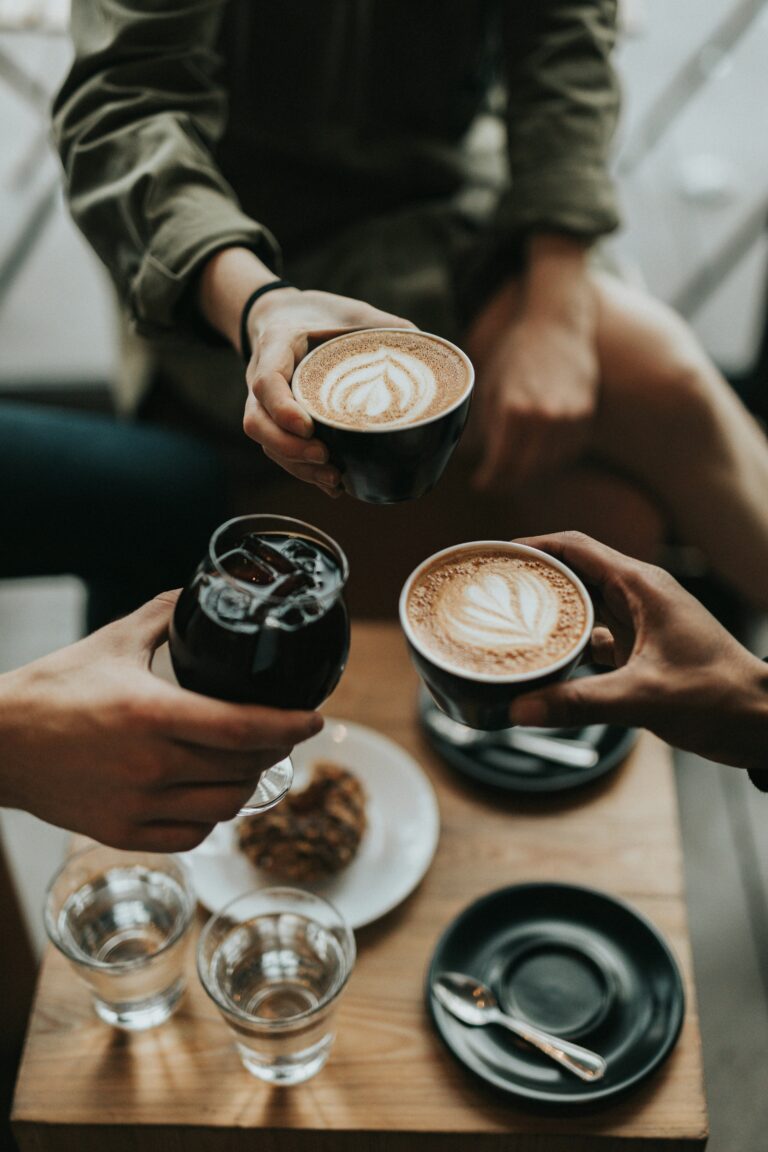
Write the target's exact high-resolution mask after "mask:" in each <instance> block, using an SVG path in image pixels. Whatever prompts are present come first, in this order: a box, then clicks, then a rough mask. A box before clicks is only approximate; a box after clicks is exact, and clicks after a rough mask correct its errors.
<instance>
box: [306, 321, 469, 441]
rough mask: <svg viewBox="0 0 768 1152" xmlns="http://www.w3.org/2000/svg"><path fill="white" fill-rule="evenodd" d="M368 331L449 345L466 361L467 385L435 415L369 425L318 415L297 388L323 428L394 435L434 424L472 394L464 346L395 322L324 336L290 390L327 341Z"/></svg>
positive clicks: (344, 338)
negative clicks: (422, 337)
mask: <svg viewBox="0 0 768 1152" xmlns="http://www.w3.org/2000/svg"><path fill="white" fill-rule="evenodd" d="M365 332H403V333H406V334H408V335H410V336H424V337H425V338H426V339H428V340H436V341H437V342H438V343H439V344H445V345H447V346H448V347H449V348H451V349H452V350H453V351H454V352H456V353H457V355H458V356H460V357H461V359H462V360H463V361H464V363H465V365H466V368H467V385H466V387H465V388H464V389H463V390H462V393H461V395H460V396H459V398H458V400H455V401H454V403H453V404H451V405H450V406H449V407H448V408H443V409H442V411H440V412H438V413H437V414H436V415H434V416H424V417H423V418H422V419H421V420H412V421H411V422H410V423H407V424H376V425H374V426H372V427H370V428H355V427H353V425H351V424H344V423H342V422H341V421H340V420H331V419H328V418H327V417H325V416H316V415H315V413H314V412H313V411H312V410H311V408H310V407H309V406H308V404H307V403H306V400H305V398H304V396H302V395H296V393H295V392H294V393H293V394H294V399H295V400H296V402H297V403H298V404H299V405H300V406H301V407H303V408H304V410H305V411H306V412H307V414H308V415H309V416H310V417H311V418H312V421H313V423H315V424H319V425H320V426H321V427H324V428H336V429H338V430H339V431H340V432H351V433H354V434H355V435H358V436H359V435H364V436H368V435H371V434H373V435H376V436H380V435H386V434H389V435H394V433H396V432H408V431H410V429H411V428H423V427H424V426H425V425H427V424H434V423H435V422H436V421H437V420H442V419H443V418H444V417H445V416H448V415H450V413H451V412H455V411H456V409H457V408H460V407H461V405H462V404H463V403H464V401H465V400H466V399H467V397H468V396H471V394H472V390H473V388H474V386H475V366H474V364H473V363H472V361H471V360H470V358H469V356H467V354H466V352H465V351H464V350H463V349H462V348H459V346H458V345H457V344H454V343H453V342H452V341H451V340H446V338H445V337H444V336H438V335H437V334H436V333H434V332H424V331H422V329H421V328H397V327H394V326H391V327H387V328H354V329H352V330H350V331H349V332H341V333H339V335H338V336H331V338H330V339H329V340H323V342H322V344H318V346H317V347H316V348H313V349H312V351H311V352H308V353H307V355H306V356H305V357H304V358H303V359H302V360H300V361H299V363H298V364H297V366H296V370H295V372H294V374H293V377H292V379H291V392H293V382H294V380H295V379H296V376H297V375H298V374H299V373H300V372H301V367H302V365H303V364H306V362H307V361H308V360H309V359H311V357H312V356H314V355H315V353H316V352H319V351H320V349H321V348H325V347H327V346H328V344H335V343H336V342H337V341H339V340H347V339H349V338H350V337H351V336H358V335H360V334H361V333H365ZM299 384H301V380H299Z"/></svg>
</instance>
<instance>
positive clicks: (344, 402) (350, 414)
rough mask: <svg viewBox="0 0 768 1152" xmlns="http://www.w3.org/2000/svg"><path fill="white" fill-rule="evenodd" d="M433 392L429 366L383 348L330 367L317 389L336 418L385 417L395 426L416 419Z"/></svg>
mask: <svg viewBox="0 0 768 1152" xmlns="http://www.w3.org/2000/svg"><path fill="white" fill-rule="evenodd" d="M436 393H437V385H436V382H435V376H434V373H433V372H432V370H431V368H430V367H429V365H428V364H426V363H425V362H424V361H423V360H418V359H417V358H416V357H415V356H411V355H409V354H408V353H407V352H401V351H398V350H397V349H396V348H388V347H386V346H384V345H382V346H380V347H378V348H376V349H375V351H370V352H361V353H359V354H358V355H357V356H350V357H349V358H348V359H346V360H344V361H342V362H341V363H340V364H337V365H336V366H335V367H334V368H332V369H331V370H330V372H329V373H328V375H327V376H326V377H325V380H324V381H323V383H322V385H321V387H320V402H321V404H322V405H323V407H324V408H325V410H326V411H327V412H328V413H330V414H331V415H332V416H334V417H336V418H337V419H343V418H344V417H347V418H352V419H355V418H359V417H367V418H368V419H371V420H375V419H377V418H381V417H386V418H387V424H389V425H392V426H395V425H397V424H400V423H403V422H410V421H412V420H418V419H419V418H420V417H421V416H422V415H423V414H424V413H425V412H426V411H427V409H428V408H429V406H430V405H431V404H432V403H433V402H434V399H435V396H436Z"/></svg>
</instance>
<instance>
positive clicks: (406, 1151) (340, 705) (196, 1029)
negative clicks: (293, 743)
mask: <svg viewBox="0 0 768 1152" xmlns="http://www.w3.org/2000/svg"><path fill="white" fill-rule="evenodd" d="M416 686H417V678H416V675H415V673H414V672H413V670H412V669H411V666H410V664H409V662H408V659H407V656H406V652H405V646H404V643H403V640H402V638H401V636H400V634H399V631H398V629H397V628H396V626H395V625H391V624H366V625H358V626H357V627H356V628H355V630H354V632H353V643H352V657H351V660H350V666H349V670H348V672H347V673H346V675H345V677H344V680H343V683H342V685H341V687H340V688H339V690H338V692H337V693H336V695H335V696H334V698H333V700H332V701H331V702H330V704H329V705H328V709H327V711H328V713H329V715H333V716H339V717H344V718H347V719H350V720H355V721H359V722H361V723H364V724H368V725H370V726H371V727H373V728H375V729H377V730H378V731H380V732H383V733H385V734H386V735H387V736H390V737H392V738H393V739H395V740H397V741H398V742H399V743H400V744H402V745H403V746H404V747H405V748H407V749H408V751H409V752H411V753H412V754H413V755H414V756H415V757H416V758H417V759H418V760H419V761H420V763H421V764H422V765H423V766H424V768H425V770H426V771H427V772H428V773H429V775H430V777H431V779H432V782H433V784H434V786H435V789H436V791H437V795H438V800H439V804H440V811H441V819H442V833H441V839H440V845H439V848H438V851H437V855H436V857H435V860H434V863H433V865H432V868H431V870H430V872H429V873H428V875H427V876H426V878H425V880H424V881H423V883H422V884H421V886H420V888H419V889H418V890H417V891H416V892H415V893H414V894H413V895H412V896H411V897H410V899H409V900H407V901H406V902H405V903H404V904H403V905H402V906H401V907H400V908H398V909H397V910H396V911H394V912H393V913H391V914H390V915H389V916H387V917H386V918H385V919H383V920H381V921H380V922H379V923H377V924H374V925H371V926H370V927H368V928H366V929H363V930H361V931H360V932H359V933H358V934H357V939H358V947H359V958H358V963H357V967H356V970H355V973H354V975H353V977H352V980H351V982H350V986H349V989H348V991H347V993H346V996H345V998H344V999H343V1001H342V1005H341V1010H340V1013H339V1031H338V1037H337V1040H336V1044H335V1047H334V1049H333V1052H332V1055H331V1060H330V1062H329V1064H328V1066H327V1067H326V1068H325V1069H324V1070H323V1071H322V1072H321V1073H320V1075H319V1076H317V1077H316V1078H315V1079H314V1080H312V1081H310V1082H309V1083H308V1084H305V1085H302V1086H301V1087H297V1088H291V1089H274V1088H270V1087H269V1086H267V1085H263V1084H261V1083H260V1082H259V1081H257V1080H254V1079H253V1078H252V1077H250V1076H249V1075H248V1074H247V1073H246V1072H245V1071H244V1070H243V1068H242V1067H241V1065H240V1061H239V1059H238V1057H237V1055H236V1053H235V1051H234V1049H233V1047H232V1044H231V1041H230V1036H229V1033H228V1031H227V1030H226V1028H225V1027H224V1024H223V1023H222V1021H221V1020H220V1018H219V1016H218V1015H217V1013H216V1010H215V1009H214V1008H213V1006H212V1005H211V1004H210V1002H209V1001H208V1000H207V998H206V996H205V994H204V993H203V991H202V989H201V988H200V987H199V985H198V982H197V979H196V977H195V976H194V975H193V964H192V960H191V959H190V988H189V993H188V995H187V997H186V999H185V1002H184V1004H183V1007H182V1008H181V1010H180V1011H179V1012H178V1014H177V1015H176V1016H175V1017H174V1018H173V1019H172V1020H171V1021H170V1022H169V1023H168V1024H167V1025H165V1026H164V1027H163V1028H160V1029H157V1030H156V1031H154V1032H147V1033H144V1034H140V1035H134V1036H129V1035H126V1034H124V1033H120V1032H116V1031H113V1030H110V1029H109V1028H107V1027H106V1026H105V1025H104V1024H102V1023H100V1022H99V1021H98V1020H97V1019H96V1017H95V1016H94V1014H93V1012H92V1010H91V1008H90V1006H89V1002H88V995H87V993H86V991H85V989H84V988H83V987H81V986H80V984H79V983H78V981H77V980H76V979H75V977H74V976H73V975H72V973H71V971H70V969H69V967H68V965H67V964H66V962H65V961H64V960H63V959H62V958H61V957H60V956H59V955H58V954H57V953H55V952H54V951H53V950H52V949H49V950H48V953H47V955H46V957H45V959H44V963H43V967H42V972H41V976H40V981H39V987H38V992H37V999H36V1003H35V1008H34V1011H33V1014H32V1019H31V1023H30V1029H29V1036H28V1040H27V1046H26V1051H25V1054H24V1059H23V1062H22V1067H21V1072H20V1075H19V1080H18V1084H17V1088H16V1098H15V1105H14V1112H13V1118H14V1126H15V1131H16V1133H17V1138H18V1141H19V1144H20V1147H21V1149H22V1150H23V1152H32V1150H34V1152H44V1150H45V1152H47V1150H49V1149H50V1150H56V1152H91V1150H93V1152H96V1150H98V1152H123V1150H126V1152H127V1150H131V1152H139V1150H140V1152H153V1150H154V1149H162V1152H182V1150H183V1152H196V1150H201V1152H214V1150H215V1152H218V1150H227V1152H230V1150H234V1149H238V1150H239V1149H246V1148H247V1149H250V1150H258V1152H389V1150H390V1149H391V1150H397V1152H411V1150H416V1149H418V1152H436V1150H438V1149H439V1150H440V1152H486V1150H487V1152H491V1150H493V1152H512V1150H514V1152H522V1150H525V1152H566V1150H567V1152H629V1150H630V1149H631V1150H632V1152H651V1150H654V1152H655V1150H657V1149H659V1150H660V1149H665V1150H667V1152H671V1150H672V1149H676V1150H677V1149H679V1150H682V1149H686V1150H689V1149H693V1148H703V1147H704V1145H705V1143H706V1137H707V1114H706V1105H705V1100H704V1092H703V1087H702V1068H701V1051H700V1037H699V1027H698V1021H697V1015H696V1001H695V996H694V989H693V979H692V972H691V957H690V948H689V942H688V930H687V925H686V912H685V900H684V895H683V884H682V873H681V851H680V837H679V830H678V824H677V812H676V801H675V792H674V784H673V778H672V770H671V760H670V755H669V752H668V750H667V749H666V747H665V746H664V745H662V744H661V743H659V742H658V741H657V740H655V739H654V738H653V737H650V736H644V737H643V738H642V739H641V740H640V742H639V743H638V745H637V747H636V748H635V750H634V752H633V754H632V755H631V757H630V758H629V760H628V761H627V763H626V765H625V766H624V767H623V768H621V769H620V770H619V771H618V772H616V773H614V774H613V775H612V776H611V777H610V778H609V779H608V780H606V781H603V782H602V783H601V784H598V785H597V786H592V787H590V788H588V789H587V790H585V791H583V792H581V793H580V794H578V795H575V796H572V797H566V798H561V799H557V798H555V799H552V798H550V799H540V800H538V801H533V800H521V799H519V798H505V797H504V796H502V795H500V794H499V793H498V792H492V793H491V792H486V791H480V790H478V789H477V788H475V787H472V786H470V785H469V784H467V783H465V782H464V781H463V780H462V779H460V778H458V777H457V776H456V775H455V774H453V773H452V772H451V770H450V769H448V768H447V767H445V766H444V765H443V764H442V763H441V762H440V760H439V759H438V758H437V757H436V756H435V755H433V754H432V752H431V751H430V749H429V747H428V745H427V744H426V742H425V741H424V739H423V737H422V736H421V735H420V733H419V731H418V728H417V726H416V723H415V699H416ZM527 880H559V881H571V882H575V883H582V884H586V885H591V886H594V887H598V888H602V889H605V890H606V891H607V892H610V893H614V894H616V895H619V896H622V897H626V898H627V899H628V900H630V901H631V902H632V903H633V904H634V905H635V906H636V907H637V908H639V909H640V910H641V911H642V912H644V913H645V914H646V915H647V916H648V917H649V918H650V919H651V920H652V921H653V923H654V924H656V925H657V926H658V927H659V928H660V929H661V930H662V932H664V934H665V935H666V937H667V939H668V940H669V941H670V943H671V945H672V948H673V949H674V951H675V953H676V955H677V957H678V960H679V961H680V964H681V967H682V970H683V973H684V976H685V981H686V987H687V995H688V1010H687V1015H686V1019H685V1025H684V1028H683V1032H682V1036H681V1038H680V1041H679V1043H678V1045H677V1047H676V1049H675V1050H674V1052H673V1053H672V1055H671V1057H670V1059H669V1060H668V1061H667V1062H666V1064H665V1065H664V1066H663V1067H662V1068H661V1069H660V1070H659V1072H657V1074H656V1075H655V1076H654V1077H652V1079H651V1080H650V1081H648V1082H647V1083H646V1084H645V1085H644V1086H642V1087H641V1088H640V1089H639V1090H637V1091H635V1092H633V1093H632V1094H631V1095H630V1096H629V1097H628V1098H627V1099H626V1100H624V1101H622V1102H620V1103H615V1104H612V1105H610V1106H608V1107H605V1106H604V1107H601V1108H600V1109H599V1110H595V1111H593V1112H591V1113H590V1114H586V1113H577V1114H572V1115H567V1116H566V1115H562V1116H551V1115H538V1114H536V1113H533V1112H530V1111H526V1110H525V1109H524V1108H522V1107H520V1106H518V1105H516V1104H515V1103H514V1102H513V1101H512V1100H510V1099H508V1098H506V1097H503V1096H500V1095H497V1094H496V1093H495V1092H493V1091H492V1090H491V1089H488V1088H486V1086H485V1085H483V1084H482V1083H480V1082H478V1081H477V1080H475V1079H474V1078H473V1077H472V1076H471V1075H470V1074H469V1073H467V1072H465V1071H464V1070H463V1069H462V1068H461V1067H460V1066H459V1065H458V1064H457V1063H456V1062H455V1061H454V1059H453V1058H452V1057H451V1056H450V1054H449V1053H448V1052H447V1051H446V1050H445V1049H444V1048H443V1046H442V1044H441V1042H440V1040H439V1039H438V1037H437V1036H436V1034H435V1033H434V1032H433V1030H432V1028H431V1026H430V1024H429V1023H428V1019H427V1015H426V1011H425V1008H424V1003H423V979H424V973H425V969H426V966H427V962H428V959H429V957H430V954H431V952H432V949H433V947H434V944H435V941H436V940H437V938H438V936H439V934H440V932H441V931H442V929H443V928H444V927H445V926H446V924H447V923H448V921H449V920H450V919H451V918H452V917H453V916H454V915H456V913H457V912H459V911H460V910H461V909H462V908H463V907H464V906H465V905H466V904H468V903H469V902H470V901H472V900H474V899H475V898H476V897H478V896H480V895H482V894H483V893H486V892H489V891H491V890H492V889H495V888H499V887H501V886H503V885H505V884H513V883H517V882H521V881H527Z"/></svg>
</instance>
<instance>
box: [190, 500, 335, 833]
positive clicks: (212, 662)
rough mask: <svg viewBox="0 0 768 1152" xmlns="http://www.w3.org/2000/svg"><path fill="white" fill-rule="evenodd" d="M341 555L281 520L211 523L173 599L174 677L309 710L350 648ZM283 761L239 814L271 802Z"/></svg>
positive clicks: (228, 694)
mask: <svg viewBox="0 0 768 1152" xmlns="http://www.w3.org/2000/svg"><path fill="white" fill-rule="evenodd" d="M348 572H349V566H348V564H347V558H346V556H345V555H344V553H343V552H342V550H341V549H340V548H339V546H338V544H336V543H335V541H333V540H332V539H331V538H330V537H329V536H326V535H325V533H324V532H321V531H320V530H319V529H317V528H313V527H312V526H311V525H309V524H305V523H303V522H302V521H301V520H294V519H292V518H290V517H287V516H267V515H263V516H262V515H259V516H240V517H237V518H236V519H234V520H229V521H227V523H226V524H222V525H221V527H219V528H217V529H216V531H215V532H214V533H213V536H212V537H211V541H210V545H209V549H208V554H207V556H206V557H205V558H204V559H203V560H202V562H201V563H200V565H199V566H198V569H197V571H196V572H195V575H194V576H193V578H192V580H191V582H190V583H189V584H188V585H187V586H186V587H185V588H184V590H183V591H182V593H181V596H180V597H179V600H178V603H177V605H176V609H175V612H174V615H173V620H172V623H171V634H170V652H171V660H172V661H173V668H174V671H175V673H176V677H177V679H178V681H179V683H180V684H181V685H182V687H184V688H189V689H190V690H191V691H193V692H200V693H202V694H203V695H205V696H215V697H218V698H219V699H221V700H231V701H234V702H235V703H246V704H262V705H266V706H269V707H274V708H291V709H294V708H297V709H313V708H317V707H318V705H320V704H322V702H323V701H324V700H325V699H326V697H327V696H328V695H329V694H330V693H331V692H332V691H333V689H334V688H335V687H336V685H337V683H338V681H339V679H340V677H341V674H342V672H343V670H344V666H345V664H346V661H347V654H348V652H349V618H348V615H347V609H346V605H345V603H344V598H343V592H344V585H345V584H346V580H347V576H348ZM292 779H293V768H292V765H291V761H290V759H289V758H287V757H286V758H285V759H284V760H281V761H279V762H278V763H277V764H275V765H273V766H272V767H271V768H269V769H267V770H266V771H265V772H263V773H262V775H261V778H260V780H259V783H258V785H257V787H256V790H255V792H254V794H253V796H252V797H251V798H250V800H249V801H248V803H247V804H246V805H245V806H244V808H243V811H244V812H262V811H265V810H266V809H267V808H271V807H273V805H275V804H277V803H278V801H279V800H281V799H282V798H283V796H285V794H286V793H287V792H288V790H289V788H290V786H291V781H292Z"/></svg>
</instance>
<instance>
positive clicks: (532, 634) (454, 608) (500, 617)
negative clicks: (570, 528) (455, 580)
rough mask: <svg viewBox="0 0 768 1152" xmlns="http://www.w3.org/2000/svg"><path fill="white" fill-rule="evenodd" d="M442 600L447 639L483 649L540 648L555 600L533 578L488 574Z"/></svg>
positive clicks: (551, 624) (523, 573)
mask: <svg viewBox="0 0 768 1152" xmlns="http://www.w3.org/2000/svg"><path fill="white" fill-rule="evenodd" d="M452 592H453V594H451V592H449V593H448V594H447V595H446V597H445V603H444V608H443V611H444V617H445V621H446V624H447V625H448V627H449V629H450V630H451V632H452V634H453V635H454V636H456V637H457V638H459V639H461V640H464V641H465V642H466V643H467V644H472V645H475V646H477V647H480V648H483V647H487V648H516V647H534V648H540V647H541V646H542V645H543V644H545V643H546V641H547V639H548V637H549V636H551V634H552V632H553V631H554V629H555V626H556V625H557V621H558V615H559V600H558V597H557V595H556V593H555V591H554V589H553V588H552V586H551V585H550V584H549V583H548V582H547V581H546V580H544V579H542V578H541V577H540V576H539V575H537V574H536V573H535V572H531V571H527V570H526V569H521V570H519V571H516V572H514V573H510V574H509V575H506V574H505V575H500V574H499V573H495V572H489V573H488V574H487V575H484V576H481V577H480V578H479V579H478V580H477V581H476V582H473V583H469V584H465V585H464V586H463V587H462V586H459V587H458V588H456V589H455V590H452Z"/></svg>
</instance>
